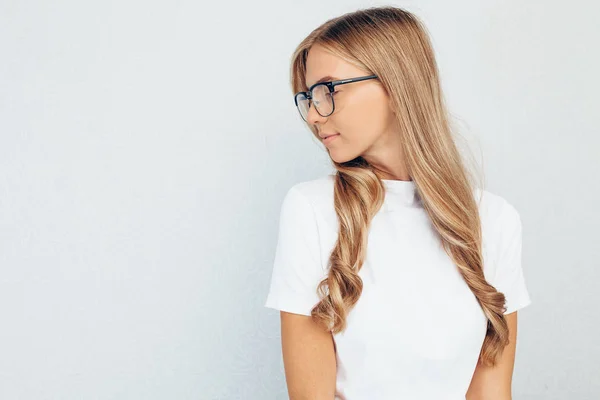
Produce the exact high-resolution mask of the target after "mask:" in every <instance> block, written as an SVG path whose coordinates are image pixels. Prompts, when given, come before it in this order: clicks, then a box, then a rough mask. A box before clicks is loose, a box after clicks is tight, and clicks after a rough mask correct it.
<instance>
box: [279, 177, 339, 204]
mask: <svg viewBox="0 0 600 400" xmlns="http://www.w3.org/2000/svg"><path fill="white" fill-rule="evenodd" d="M334 181H335V176H334V175H325V176H322V177H319V178H317V179H311V180H308V181H302V182H298V183H296V184H294V185H293V186H292V187H290V188H289V189H288V194H289V193H290V192H294V193H295V194H296V195H302V196H303V197H305V198H306V200H307V201H309V202H310V203H311V204H313V205H315V206H318V205H319V204H321V203H323V202H326V201H329V200H330V199H331V200H333V184H334Z"/></svg>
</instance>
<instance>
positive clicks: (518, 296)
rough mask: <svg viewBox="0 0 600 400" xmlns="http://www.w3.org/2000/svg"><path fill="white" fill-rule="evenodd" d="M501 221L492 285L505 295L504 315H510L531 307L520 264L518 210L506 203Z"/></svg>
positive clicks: (520, 226)
mask: <svg viewBox="0 0 600 400" xmlns="http://www.w3.org/2000/svg"><path fill="white" fill-rule="evenodd" d="M498 222H499V224H500V232H499V238H500V239H499V248H498V252H497V260H496V268H495V271H494V277H493V281H492V282H491V284H492V285H493V286H494V287H495V288H496V290H498V291H499V292H501V293H503V294H504V297H505V299H506V304H505V305H506V311H505V312H504V314H510V313H512V312H514V311H517V310H519V309H521V308H523V307H526V306H528V305H529V304H531V298H530V296H529V292H528V290H527V286H526V282H525V276H524V274H523V268H522V265H521V250H522V239H523V235H522V224H521V217H520V215H519V213H518V211H517V210H516V209H515V207H514V206H513V205H511V204H510V203H508V202H505V203H504V207H503V209H502V212H501V215H500V220H499V221H498Z"/></svg>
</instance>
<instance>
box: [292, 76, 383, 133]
mask: <svg viewBox="0 0 600 400" xmlns="http://www.w3.org/2000/svg"><path fill="white" fill-rule="evenodd" d="M375 78H377V75H369V76H360V77H357V78H349V79H340V80H337V81H330V82H319V83H315V84H314V85H312V86H311V87H310V88H309V89H308V91H306V92H298V93H296V95H295V96H294V102H295V103H296V107H297V108H298V112H299V113H300V116H301V117H302V119H303V120H304V121H306V122H308V121H307V117H308V110H309V109H310V104H311V103H312V104H314V106H315V110H317V112H318V113H319V115H320V116H322V117H328V116H330V115H331V114H333V112H334V111H335V102H334V101H333V94H334V93H335V90H334V88H335V87H336V86H337V85H343V84H345V83H352V82H360V81H365V80H367V79H375Z"/></svg>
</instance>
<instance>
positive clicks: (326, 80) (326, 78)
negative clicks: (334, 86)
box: [306, 75, 339, 88]
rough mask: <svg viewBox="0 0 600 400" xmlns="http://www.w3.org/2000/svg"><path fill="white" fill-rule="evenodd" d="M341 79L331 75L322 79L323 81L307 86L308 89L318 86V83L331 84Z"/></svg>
mask: <svg viewBox="0 0 600 400" xmlns="http://www.w3.org/2000/svg"><path fill="white" fill-rule="evenodd" d="M338 79H339V78H337V77H335V76H331V75H327V76H324V77H322V78H321V79H319V80H318V81H316V82H315V83H313V84H312V85H306V87H307V88H309V87H311V86H314V85H316V84H317V83H322V82H329V81H337V80H338Z"/></svg>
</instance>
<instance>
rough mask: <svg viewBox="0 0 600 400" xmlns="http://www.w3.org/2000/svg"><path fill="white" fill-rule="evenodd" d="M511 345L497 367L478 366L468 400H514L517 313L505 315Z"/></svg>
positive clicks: (468, 393)
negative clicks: (512, 390) (513, 380)
mask: <svg viewBox="0 0 600 400" xmlns="http://www.w3.org/2000/svg"><path fill="white" fill-rule="evenodd" d="M505 318H506V322H507V324H508V337H509V343H508V345H507V346H506V347H505V348H504V351H503V352H502V356H501V357H500V359H499V360H498V364H496V366H495V367H485V366H483V365H481V364H479V363H478V364H477V367H476V368H475V372H474V373H473V378H472V380H471V385H470V386H469V390H468V391H467V397H466V400H512V392H511V385H512V374H513V368H514V364H515V351H516V342H517V312H516V311H515V312H512V313H510V314H506V315H505Z"/></svg>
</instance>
